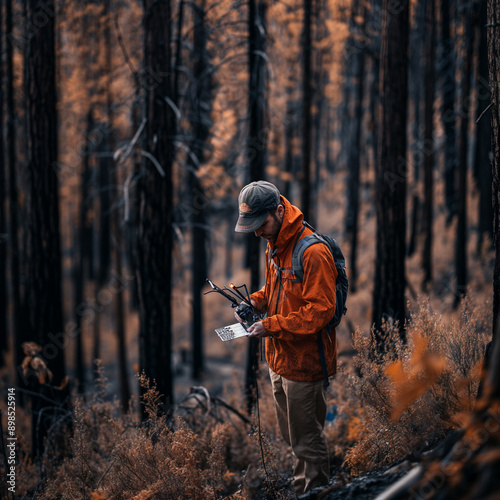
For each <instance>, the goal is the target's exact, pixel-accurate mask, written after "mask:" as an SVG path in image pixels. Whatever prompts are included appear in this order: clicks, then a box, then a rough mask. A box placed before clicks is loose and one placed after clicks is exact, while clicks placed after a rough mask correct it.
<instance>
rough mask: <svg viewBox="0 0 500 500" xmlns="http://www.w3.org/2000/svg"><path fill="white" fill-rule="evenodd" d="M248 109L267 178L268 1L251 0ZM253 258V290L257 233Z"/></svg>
mask: <svg viewBox="0 0 500 500" xmlns="http://www.w3.org/2000/svg"><path fill="white" fill-rule="evenodd" d="M248 30H249V31H248V37H249V45H248V51H249V52H248V64H249V67H248V71H249V82H248V84H249V87H248V92H249V96H248V112H249V119H250V127H249V137H248V148H249V151H251V153H250V154H251V157H250V161H249V171H250V180H251V181H258V180H261V179H264V176H265V162H266V153H267V137H265V136H264V135H263V134H264V132H265V130H264V113H265V108H266V101H265V61H264V57H263V54H265V51H266V46H265V31H266V4H265V3H264V2H260V1H259V2H257V0H250V2H249V9H248ZM248 241H249V246H248V251H249V260H250V275H251V277H250V290H251V292H254V291H256V290H258V289H259V288H260V286H261V278H260V238H256V237H255V235H254V234H250V235H249V240H248ZM258 347H259V340H258V339H250V340H249V343H248V353H247V367H246V375H245V393H246V397H247V407H248V410H249V411H250V410H251V408H252V407H253V405H254V394H253V388H254V387H255V376H256V371H257V368H258V361H259V358H258V355H257V351H258Z"/></svg>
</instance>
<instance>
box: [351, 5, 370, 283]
mask: <svg viewBox="0 0 500 500" xmlns="http://www.w3.org/2000/svg"><path fill="white" fill-rule="evenodd" d="M353 9H354V7H353ZM358 18H361V20H362V21H361V24H360V26H359V31H360V32H361V33H364V30H365V24H366V12H365V7H364V4H363V3H359V2H357V5H356V9H355V10H353V12H352V18H351V23H352V25H353V26H354V25H355V23H356V19H358ZM351 58H352V60H351V61H350V62H349V65H350V67H351V68H353V69H354V71H355V83H354V85H355V91H354V111H353V126H352V136H351V140H350V141H349V143H350V148H349V168H348V170H349V178H348V181H347V207H348V209H347V217H346V233H347V235H348V238H349V242H350V254H351V255H350V259H349V270H350V273H351V274H350V280H349V286H350V287H351V289H352V291H353V292H355V291H356V282H357V278H358V266H357V259H356V256H357V247H358V224H359V183H360V170H361V149H362V147H363V146H362V144H361V132H362V126H363V90H364V72H365V55H364V51H363V50H362V49H361V48H358V49H357V50H356V51H355V52H353V54H352V55H351Z"/></svg>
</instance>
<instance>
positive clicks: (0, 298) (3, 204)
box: [0, 2, 8, 368]
mask: <svg viewBox="0 0 500 500" xmlns="http://www.w3.org/2000/svg"><path fill="white" fill-rule="evenodd" d="M2 4H3V2H0V54H3V30H2V27H3V10H2V9H3V5H2ZM3 70H4V65H3V61H2V59H1V57H0V103H2V104H1V105H0V266H1V267H0V332H4V333H3V335H0V368H1V367H3V366H4V364H5V363H4V358H3V355H4V352H5V351H6V350H7V332H8V321H7V310H8V296H7V214H6V210H7V196H6V194H7V193H6V189H5V186H6V185H7V182H6V180H7V179H6V173H7V169H6V165H5V154H4V144H5V142H4V126H3V125H4V108H3V102H4V94H3V88H4V87H3V82H4V79H3Z"/></svg>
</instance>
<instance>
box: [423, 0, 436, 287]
mask: <svg viewBox="0 0 500 500" xmlns="http://www.w3.org/2000/svg"><path fill="white" fill-rule="evenodd" d="M434 4H435V1H434V0H426V9H425V10H426V12H425V22H426V29H425V31H426V37H425V40H426V41H425V116H424V122H425V124H424V127H425V130H424V145H425V148H426V150H425V152H426V154H425V157H424V210H423V222H424V227H423V230H424V250H423V256H422V267H423V269H424V282H423V287H424V289H426V287H427V286H428V284H429V283H430V282H431V280H432V220H433V203H434V200H433V198H434V193H433V189H434V144H433V132H434V88H435V84H434V74H435V71H434V64H435V44H436V16H435V8H434ZM427 148H428V149H427Z"/></svg>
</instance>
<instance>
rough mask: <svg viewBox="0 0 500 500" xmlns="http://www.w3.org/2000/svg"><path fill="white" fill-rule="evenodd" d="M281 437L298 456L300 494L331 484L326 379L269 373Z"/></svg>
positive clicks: (296, 470) (296, 471)
mask: <svg viewBox="0 0 500 500" xmlns="http://www.w3.org/2000/svg"><path fill="white" fill-rule="evenodd" d="M269 374H270V377H271V384H272V387H273V394H274V403H275V407H276V417H277V419H278V425H279V428H280V432H281V436H282V437H283V439H284V440H285V442H286V443H287V444H288V445H290V446H291V447H292V451H293V454H294V459H295V460H294V462H295V464H294V471H293V472H294V489H295V494H296V495H302V494H303V493H305V492H306V491H309V490H311V489H312V488H315V487H316V486H323V485H326V484H328V479H329V476H330V464H329V458H328V446H327V443H326V437H325V433H324V432H323V427H324V424H325V417H326V389H325V388H324V387H323V380H320V381H318V382H294V381H293V380H287V379H286V378H283V377H281V376H280V375H277V374H276V373H274V372H273V371H272V370H269Z"/></svg>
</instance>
